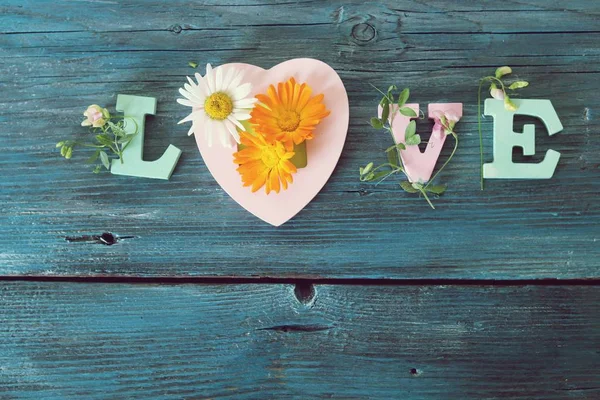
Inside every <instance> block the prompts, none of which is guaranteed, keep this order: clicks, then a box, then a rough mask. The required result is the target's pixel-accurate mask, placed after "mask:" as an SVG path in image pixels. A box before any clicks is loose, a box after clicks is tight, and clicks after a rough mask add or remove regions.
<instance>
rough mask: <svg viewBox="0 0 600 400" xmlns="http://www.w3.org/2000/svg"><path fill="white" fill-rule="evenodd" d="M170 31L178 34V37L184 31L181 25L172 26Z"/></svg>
mask: <svg viewBox="0 0 600 400" xmlns="http://www.w3.org/2000/svg"><path fill="white" fill-rule="evenodd" d="M169 30H170V31H171V32H173V33H174V34H176V35H177V34H180V33H181V31H182V30H183V28H182V27H181V25H171V26H170V27H169Z"/></svg>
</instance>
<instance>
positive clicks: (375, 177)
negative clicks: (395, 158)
mask: <svg viewBox="0 0 600 400" xmlns="http://www.w3.org/2000/svg"><path fill="white" fill-rule="evenodd" d="M389 174H390V171H379V172H377V173H375V174H371V176H370V179H369V181H370V182H372V181H378V180H380V179H381V178H384V177H385V176H387V175H389Z"/></svg>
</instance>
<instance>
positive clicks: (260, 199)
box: [195, 58, 350, 226]
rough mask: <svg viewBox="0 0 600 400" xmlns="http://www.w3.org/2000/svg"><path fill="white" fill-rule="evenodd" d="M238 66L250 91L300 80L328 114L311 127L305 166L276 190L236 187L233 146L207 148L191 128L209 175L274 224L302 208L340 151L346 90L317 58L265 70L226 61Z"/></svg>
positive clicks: (345, 124) (324, 179) (238, 179)
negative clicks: (318, 97) (327, 110)
mask: <svg viewBox="0 0 600 400" xmlns="http://www.w3.org/2000/svg"><path fill="white" fill-rule="evenodd" d="M226 65H227V66H232V67H235V68H237V69H240V70H243V71H244V82H250V83H252V92H251V94H252V96H254V95H256V94H259V93H266V91H267V88H268V87H269V85H271V84H272V85H275V86H277V83H278V82H285V81H287V80H288V79H290V78H291V77H293V78H294V79H296V82H299V83H303V82H306V83H307V84H308V85H310V86H311V87H312V89H313V95H317V94H319V93H323V94H324V95H325V98H324V100H323V102H324V104H325V106H326V107H327V109H329V110H331V114H330V115H329V116H328V117H327V118H325V119H324V120H322V121H321V123H320V124H319V125H318V126H317V128H316V130H315V134H314V139H312V140H308V141H307V142H306V148H307V154H308V165H307V166H306V167H305V168H301V169H298V172H297V173H296V174H294V175H293V177H294V182H293V183H292V184H291V185H290V186H289V187H288V189H287V190H282V191H280V192H279V194H277V193H274V192H271V194H269V195H267V194H266V193H265V191H264V187H263V188H261V189H260V190H259V191H257V192H255V193H252V191H251V190H250V187H244V186H242V179H241V177H240V174H239V172H237V171H236V168H237V165H236V164H234V163H233V153H234V152H235V151H236V149H229V148H226V147H223V146H220V145H219V143H218V142H217V143H215V144H213V146H212V147H208V144H207V143H206V141H205V140H204V133H203V132H196V134H195V137H196V143H197V144H198V148H199V149H200V154H201V155H202V158H203V159H204V163H205V164H206V166H207V167H208V170H209V171H210V173H211V174H212V175H213V177H214V178H215V180H216V181H217V183H218V184H219V185H221V187H222V188H223V190H225V192H227V194H229V196H231V198H232V199H234V200H235V201H236V202H237V203H238V204H239V205H241V206H242V207H244V208H245V209H246V210H248V211H249V212H251V213H252V214H254V215H256V216H257V217H258V218H260V219H262V220H263V221H265V222H268V223H269V224H271V225H275V226H279V225H282V224H283V223H285V222H286V221H288V220H289V219H291V218H292V217H293V216H294V215H296V214H297V213H298V212H300V210H302V209H303V208H304V207H305V206H306V205H307V204H308V203H309V202H310V201H311V200H312V199H313V198H314V197H315V196H316V195H317V193H319V191H320V190H321V188H322V187H323V186H324V185H325V183H326V182H327V180H328V179H329V177H330V176H331V174H332V173H333V170H334V169H335V166H336V165H337V162H338V160H339V158H340V155H341V153H342V148H343V147H344V142H345V141H346V134H347V132H348V120H349V114H350V111H349V107H348V95H347V93H346V89H345V88H344V84H343V82H342V80H341V79H340V77H339V76H338V74H337V73H336V72H335V71H334V70H333V68H331V67H330V66H329V65H327V64H325V63H324V62H322V61H318V60H314V59H310V58H296V59H293V60H289V61H285V62H282V63H281V64H278V65H276V66H274V67H273V68H271V69H269V70H264V69H262V68H260V67H257V66H255V65H251V64H240V63H232V64H226Z"/></svg>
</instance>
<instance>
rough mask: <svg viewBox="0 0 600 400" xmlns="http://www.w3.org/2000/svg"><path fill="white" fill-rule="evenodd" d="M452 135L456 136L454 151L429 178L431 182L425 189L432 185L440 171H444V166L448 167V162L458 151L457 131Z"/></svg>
mask: <svg viewBox="0 0 600 400" xmlns="http://www.w3.org/2000/svg"><path fill="white" fill-rule="evenodd" d="M452 137H454V149H453V150H452V153H450V157H448V159H447V160H446V162H445V163H444V165H442V168H440V169H438V171H437V172H436V173H435V174H434V175H433V178H431V179H430V180H429V182H427V185H425V189H426V188H427V186H429V185H431V183H432V182H433V181H434V179H435V178H436V177H437V176H438V174H439V173H440V172H442V170H443V169H444V168H446V165H448V163H449V162H450V160H452V157H454V153H456V149H457V148H458V136H457V135H456V133H454V132H452Z"/></svg>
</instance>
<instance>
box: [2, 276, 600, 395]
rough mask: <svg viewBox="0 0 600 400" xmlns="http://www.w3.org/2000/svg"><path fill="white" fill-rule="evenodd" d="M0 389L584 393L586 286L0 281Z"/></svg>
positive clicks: (593, 344) (596, 297) (589, 338)
mask: <svg viewBox="0 0 600 400" xmlns="http://www.w3.org/2000/svg"><path fill="white" fill-rule="evenodd" d="M0 296H1V297H0V300H1V301H0V397H1V398H3V399H40V398H43V399H47V400H53V399H65V398H75V397H77V398H86V399H90V400H92V399H113V398H128V399H134V398H135V399H137V398H140V399H141V398H152V399H182V398H186V399H196V398H213V399H225V398H227V399H257V398H278V399H282V398H302V399H309V398H310V399H319V398H340V399H365V398H370V399H386V400H387V399H398V398H410V399H415V400H419V399H436V400H437V399H461V398H464V399H467V398H468V399H523V398H527V399H540V400H551V399H557V400H559V399H560V400H563V399H566V398H568V399H595V398H598V395H599V394H600V389H599V388H600V375H598V371H599V370H600V354H599V353H598V343H599V342H600V325H599V323H598V314H599V313H600V288H598V287H594V286H576V287H552V286H522V287H475V286H462V287H461V286H458V287H457V286H455V287H444V286H425V287H410V286H409V287H390V286H367V287H359V286H317V287H316V297H315V298H313V300H312V302H308V303H307V304H306V305H305V304H302V303H300V302H298V301H297V299H296V298H295V296H294V294H293V288H292V287H290V286H285V285H249V286H248V285H224V286H220V285H214V286H213V285H199V286H195V285H184V286H160V285H157V286H146V285H133V286H132V285H111V284H74V283H57V282H52V283H49V282H46V283H36V282H12V283H6V282H5V283H3V284H2V286H1V290H0Z"/></svg>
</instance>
